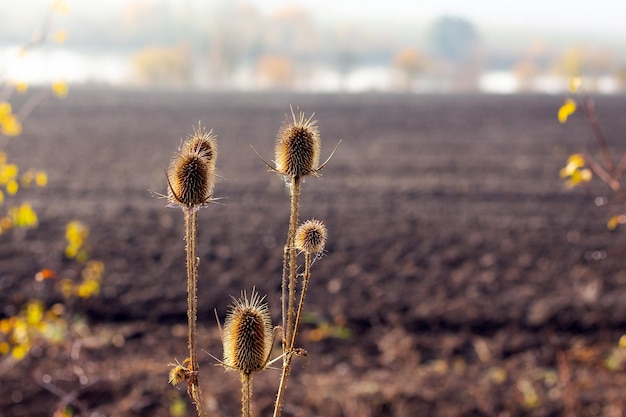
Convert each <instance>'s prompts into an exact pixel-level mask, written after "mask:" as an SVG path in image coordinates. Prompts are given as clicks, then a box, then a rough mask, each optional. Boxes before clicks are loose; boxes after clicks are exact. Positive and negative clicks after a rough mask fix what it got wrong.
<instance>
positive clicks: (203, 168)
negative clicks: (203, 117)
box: [167, 128, 217, 208]
mask: <svg viewBox="0 0 626 417" xmlns="http://www.w3.org/2000/svg"><path fill="white" fill-rule="evenodd" d="M216 156H217V147H216V142H215V137H214V136H213V134H212V133H211V132H208V133H207V132H206V131H205V130H204V129H203V128H199V129H198V130H195V131H194V135H193V136H191V137H189V138H188V139H187V140H186V141H185V142H184V143H183V144H182V146H181V150H180V152H179V153H178V154H177V155H176V156H175V157H174V159H173V160H172V163H171V165H170V169H169V171H168V172H167V179H168V183H169V192H168V200H169V201H170V203H172V204H175V205H180V206H184V207H188V208H197V207H200V206H202V205H203V204H206V203H208V202H209V200H210V199H211V196H212V195H213V183H214V181H215V157H216Z"/></svg>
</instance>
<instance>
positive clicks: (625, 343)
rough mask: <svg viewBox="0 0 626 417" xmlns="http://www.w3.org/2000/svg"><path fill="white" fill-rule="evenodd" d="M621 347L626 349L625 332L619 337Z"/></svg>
mask: <svg viewBox="0 0 626 417" xmlns="http://www.w3.org/2000/svg"><path fill="white" fill-rule="evenodd" d="M618 345H619V347H620V348H622V349H626V334H623V335H622V337H620V338H619V343H618Z"/></svg>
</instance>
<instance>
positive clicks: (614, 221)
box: [606, 216, 619, 230]
mask: <svg viewBox="0 0 626 417" xmlns="http://www.w3.org/2000/svg"><path fill="white" fill-rule="evenodd" d="M618 225H619V216H613V217H611V218H610V219H609V221H608V222H606V227H607V228H608V229H609V230H615V229H616V228H617V226H618Z"/></svg>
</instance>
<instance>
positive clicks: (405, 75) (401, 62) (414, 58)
mask: <svg viewBox="0 0 626 417" xmlns="http://www.w3.org/2000/svg"><path fill="white" fill-rule="evenodd" d="M393 66H394V68H396V69H398V70H399V71H400V72H401V74H402V80H401V84H402V89H403V90H405V91H409V90H410V89H411V86H412V84H413V81H414V80H415V78H416V77H417V75H419V74H420V73H421V72H423V71H424V69H425V68H426V57H424V56H423V55H422V54H421V53H420V52H419V51H418V50H417V49H415V48H413V47H407V48H403V49H401V50H400V51H398V52H397V53H396V55H395V57H394V59H393Z"/></svg>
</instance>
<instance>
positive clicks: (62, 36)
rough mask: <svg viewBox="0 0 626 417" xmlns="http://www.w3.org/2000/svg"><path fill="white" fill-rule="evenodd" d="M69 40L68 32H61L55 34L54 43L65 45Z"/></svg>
mask: <svg viewBox="0 0 626 417" xmlns="http://www.w3.org/2000/svg"><path fill="white" fill-rule="evenodd" d="M66 40H67V30H65V29H63V30H59V31H58V32H57V33H55V34H54V42H55V43H63V42H65V41H66Z"/></svg>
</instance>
